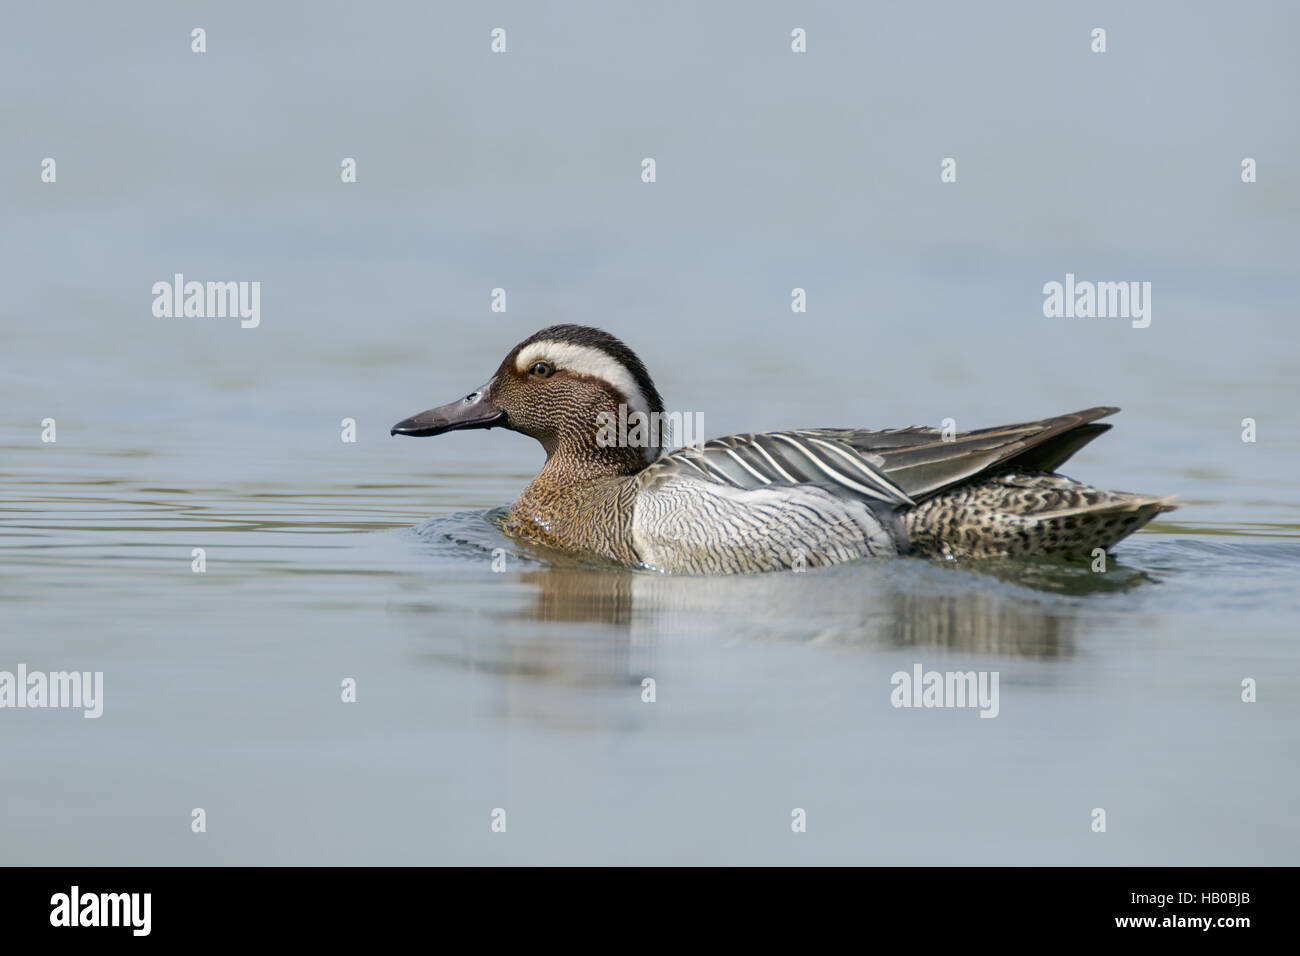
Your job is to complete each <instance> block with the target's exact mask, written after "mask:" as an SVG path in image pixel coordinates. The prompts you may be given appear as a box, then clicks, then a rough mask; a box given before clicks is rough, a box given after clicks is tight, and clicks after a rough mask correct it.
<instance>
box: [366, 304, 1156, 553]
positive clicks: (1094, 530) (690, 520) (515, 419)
mask: <svg viewBox="0 0 1300 956" xmlns="http://www.w3.org/2000/svg"><path fill="white" fill-rule="evenodd" d="M1118 411H1119V409H1118V408H1115V407H1111V406H1098V407H1096V408H1087V409H1084V410H1082V411H1078V412H1073V413H1070V414H1066V415H1056V416H1054V417H1051V418H1043V419H1039V420H1038V421H1032V422H1023V423H1020V424H1015V425H1003V426H1000V427H994V428H983V429H979V430H976V431H968V432H955V431H945V430H942V429H938V428H934V427H930V426H925V425H913V426H908V427H905V428H891V429H885V430H866V429H856V428H800V429H792V430H787V431H771V432H762V433H747V434H739V435H729V436H726V437H722V438H714V439H710V440H708V441H703V442H700V443H697V444H696V445H694V446H687V447H683V448H679V449H676V450H669V449H668V444H669V440H670V436H668V435H666V434H665V433H664V432H665V431H666V430H664V429H657V428H654V427H650V428H645V427H642V428H633V429H632V431H631V432H627V431H626V429H623V430H620V431H619V432H618V433H617V434H616V435H615V434H613V429H611V428H610V423H611V422H613V421H620V420H621V421H624V422H628V421H631V422H636V423H637V424H639V425H644V424H645V423H646V422H650V423H654V422H660V421H663V420H664V419H665V417H666V416H665V412H664V404H663V400H662V398H661V397H660V395H659V391H658V389H656V387H655V384H654V381H653V380H652V379H651V377H650V374H649V372H648V371H647V370H646V366H645V365H644V363H642V361H641V359H640V358H638V357H637V355H636V354H635V353H634V352H633V351H632V350H631V349H630V348H628V347H627V346H626V345H625V344H623V342H622V341H620V340H619V339H618V338H616V337H615V336H613V335H612V334H610V333H609V332H606V331H604V330H602V329H598V328H593V327H590V326H582V325H570V324H566V325H553V326H551V327H549V328H545V329H542V330H541V331H539V332H537V333H535V334H533V335H531V336H529V337H528V338H527V339H525V340H524V341H522V342H520V343H519V344H518V345H516V346H515V347H514V348H513V349H511V350H510V352H509V353H508V354H507V355H506V357H505V359H504V360H503V361H502V362H501V364H500V366H499V367H498V368H497V370H496V372H495V373H494V374H493V375H492V377H491V378H489V379H488V381H487V382H486V383H485V384H483V385H482V386H480V387H479V388H477V389H475V390H474V391H472V392H470V393H468V394H467V395H465V396H464V397H463V398H461V399H458V400H457V401H454V402H451V403H450V404H447V405H441V406H439V407H437V408H432V409H429V410H428V411H423V412H420V413H418V414H416V415H412V416H411V417H409V418H405V419H403V420H402V421H400V422H398V423H397V424H396V425H394V426H393V427H392V429H391V434H392V435H405V436H411V437H425V436H432V435H441V434H444V433H446V432H450V431H458V430H467V429H486V428H505V429H509V430H511V431H515V432H519V433H520V434H523V435H527V436H529V437H531V438H533V439H535V440H536V441H537V442H539V443H540V444H541V446H542V448H543V449H544V450H545V452H546V461H545V463H544V464H543V465H542V468H541V470H540V471H539V472H538V474H537V476H536V477H535V478H534V479H533V480H532V481H531V482H529V484H528V485H527V487H525V488H524V490H523V492H522V493H521V494H520V496H519V498H518V500H517V501H515V503H514V504H513V505H512V506H511V507H510V509H509V512H508V514H507V515H506V516H505V519H504V522H503V525H504V530H505V531H506V533H507V534H509V535H511V536H514V537H516V538H519V539H522V540H525V541H528V542H532V543H534V544H538V545H542V546H543V547H545V548H550V549H554V550H558V551H563V552H570V553H575V554H579V555H582V556H584V557H587V558H595V559H600V560H603V561H608V562H613V563H614V564H618V565H623V566H627V567H632V568H639V569H643V570H647V571H655V572H660V573H665V574H698V575H715V574H750V573H760V572H767V571H778V570H791V569H793V570H806V569H807V568H815V567H827V566H831V565H838V564H844V563H846V562H850V561H858V560H861V559H865V558H875V557H899V556H918V557H928V558H933V559H945V560H959V559H983V558H996V557H1002V558H1017V557H1029V556H1050V557H1061V558H1066V559H1080V558H1084V559H1086V558H1092V559H1095V558H1096V557H1097V555H1098V554H1099V553H1101V552H1106V553H1108V552H1110V550H1111V549H1112V548H1113V547H1114V546H1115V544H1116V543H1118V542H1119V541H1121V540H1122V539H1124V538H1125V537H1127V536H1128V535H1130V534H1132V533H1133V532H1134V531H1137V530H1138V529H1139V528H1141V527H1142V526H1143V525H1145V524H1146V523H1147V522H1149V521H1150V520H1151V519H1152V518H1154V517H1155V516H1156V515H1157V514H1160V513H1161V512H1165V511H1169V510H1172V509H1173V508H1175V507H1177V505H1175V504H1173V503H1172V502H1173V498H1172V497H1157V496H1151V495H1141V494H1134V493H1130V492H1122V491H1107V490H1104V489H1101V488H1097V487H1094V486H1092V485H1089V484H1085V483H1084V482H1080V481H1075V480H1074V479H1072V478H1067V477H1065V476H1064V475H1061V474H1058V473H1057V471H1056V469H1057V468H1058V467H1059V466H1060V465H1062V464H1063V463H1064V462H1065V461H1066V460H1067V459H1069V458H1070V457H1071V456H1072V455H1073V454H1074V453H1075V452H1077V451H1078V450H1079V449H1080V448H1082V447H1083V446H1084V445H1086V444H1087V443H1088V442H1090V441H1092V440H1093V439H1094V438H1096V437H1097V436H1099V435H1100V434H1102V433H1103V432H1105V431H1107V430H1109V429H1110V427H1111V426H1110V425H1109V424H1104V423H1101V424H1099V423H1098V419H1101V418H1105V417H1107V416H1110V415H1113V414H1115V413H1116V412H1118ZM620 415H621V416H622V418H621V419H620V418H619V416H620ZM668 420H669V421H671V418H669V419H668ZM611 438H613V440H611ZM1098 549H1100V552H1099V551H1098Z"/></svg>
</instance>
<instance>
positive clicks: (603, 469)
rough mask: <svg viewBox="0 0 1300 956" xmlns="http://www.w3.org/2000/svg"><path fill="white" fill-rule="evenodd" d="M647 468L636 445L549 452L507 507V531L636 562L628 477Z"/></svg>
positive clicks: (630, 479) (631, 488)
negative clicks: (582, 451)
mask: <svg viewBox="0 0 1300 956" xmlns="http://www.w3.org/2000/svg"><path fill="white" fill-rule="evenodd" d="M645 466H646V459H645V455H644V453H643V451H642V450H641V449H636V448H598V449H591V448H588V449H586V450H585V451H584V453H583V454H580V455H579V454H566V453H564V450H563V445H560V446H559V447H557V448H556V449H555V450H554V451H552V452H551V453H550V454H549V455H548V456H547V459H546V464H545V465H543V466H542V470H541V471H540V472H538V474H537V477H536V478H534V479H533V480H532V481H531V482H529V484H528V487H526V488H525V489H524V490H523V493H522V494H521V495H520V496H519V500H518V501H516V502H515V503H514V505H513V506H512V507H511V509H510V530H511V531H512V532H513V533H515V534H519V535H521V536H523V537H526V538H530V539H533V540H535V541H538V542H540V543H542V544H545V545H547V546H549V547H553V548H561V549H564V550H583V551H590V552H593V553H595V554H599V555H603V556H604V557H607V558H610V559H612V560H615V561H619V562H622V563H630V564H635V563H636V561H637V556H636V553H635V551H634V550H633V547H632V503H633V499H634V497H635V490H636V487H635V486H636V483H635V481H634V480H633V476H635V475H636V474H637V473H638V472H640V471H642V470H643V469H644V468H645Z"/></svg>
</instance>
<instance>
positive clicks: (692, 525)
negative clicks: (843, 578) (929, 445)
mask: <svg viewBox="0 0 1300 956" xmlns="http://www.w3.org/2000/svg"><path fill="white" fill-rule="evenodd" d="M679 454H680V453H679ZM632 540H633V544H634V546H635V548H636V551H637V554H638V556H639V557H640V558H641V561H642V562H643V564H644V565H645V566H646V567H648V568H651V569H653V570H657V571H666V572H669V573H673V574H743V573H751V572H756V571H776V570H780V569H782V568H790V567H797V566H798V565H799V563H800V561H801V560H803V561H806V563H807V566H808V567H822V566H826V565H831V564H841V563H843V562H845V561H854V560H857V559H858V558H865V557H871V556H874V555H896V554H898V553H899V543H898V541H897V540H896V539H895V532H894V531H893V529H891V528H887V527H886V526H885V524H884V523H883V522H882V521H881V519H880V518H879V517H877V515H876V514H875V513H874V512H873V511H872V510H871V509H870V508H868V507H867V505H866V504H865V503H864V502H863V501H862V500H861V499H859V498H851V497H847V496H843V495H839V494H836V493H835V492H834V491H832V490H830V489H827V488H823V487H819V486H817V485H794V486H785V487H781V488H767V487H759V488H738V487H736V486H735V485H732V484H730V483H723V482H719V481H715V480H710V479H709V478H695V477H691V476H690V475H687V474H681V475H674V476H672V477H670V478H668V479H666V480H662V481H657V482H655V483H653V485H650V486H647V487H644V488H643V489H642V490H641V492H640V493H639V494H638V495H637V497H636V505H635V509H634V510H633V513H632Z"/></svg>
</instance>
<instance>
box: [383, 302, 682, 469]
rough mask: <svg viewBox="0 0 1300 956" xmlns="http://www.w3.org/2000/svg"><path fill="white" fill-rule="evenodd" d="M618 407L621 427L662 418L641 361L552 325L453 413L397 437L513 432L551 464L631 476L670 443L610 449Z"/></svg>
mask: <svg viewBox="0 0 1300 956" xmlns="http://www.w3.org/2000/svg"><path fill="white" fill-rule="evenodd" d="M620 405H622V406H624V412H623V415H624V419H623V420H624V421H630V422H635V421H636V419H635V418H633V417H632V413H633V412H641V413H643V414H645V415H646V416H650V415H651V414H652V413H660V414H662V412H663V410H664V409H663V401H662V400H661V399H660V398H659V392H658V390H657V389H656V388H655V385H654V382H653V381H651V379H650V373H649V372H647V371H646V369H645V366H644V365H643V364H641V360H640V359H639V358H637V357H636V354H635V353H634V352H633V351H632V350H631V349H629V348H628V347H627V346H626V345H624V344H623V343H622V342H620V341H619V340H618V339H616V338H615V337H614V336H612V335H610V334H609V333H608V332H605V331H602V330H601V329H595V328H591V327H589V326H584V325H553V326H551V327H550V328H548V329H542V330H541V331H540V332H538V333H536V334H535V335H532V336H529V337H528V338H527V339H525V340H524V341H522V342H520V343H519V344H518V345H516V346H515V347H514V348H513V349H511V350H510V354H509V355H507V356H506V357H505V360H504V361H503V362H502V363H501V366H500V367H499V368H498V369H497V370H496V373H495V374H494V375H493V376H492V377H491V378H490V379H488V381H487V383H486V384H484V385H482V386H480V387H479V388H477V389H475V390H474V391H472V392H470V393H469V394H468V395H466V396H465V397H464V398H461V399H458V400H457V401H454V402H452V403H451V404H449V405H441V406H439V407H438V408H431V409H429V410H428V411H427V412H420V413H419V414H418V415H412V416H411V417H410V418H407V419H403V420H402V421H400V422H398V423H397V424H396V425H394V426H393V428H392V434H394V435H411V436H415V437H419V436H424V435H441V434H442V433H443V432H449V431H454V430H456V429H468V428H509V429H511V430H513V431H517V432H521V433H523V434H525V435H530V436H532V437H533V438H536V439H537V440H538V441H539V442H541V444H542V447H543V448H545V449H546V456H547V460H548V462H551V461H558V462H560V463H562V464H563V465H564V466H565V467H568V468H571V469H574V470H577V471H581V472H583V473H586V474H631V473H633V472H636V471H639V470H640V469H642V468H644V467H645V465H646V463H647V462H650V461H653V460H654V459H655V458H657V457H658V456H659V453H660V451H661V447H660V446H661V445H662V444H663V443H664V442H666V441H667V438H668V436H667V435H662V436H659V437H660V440H659V441H655V440H654V438H653V437H651V438H650V440H649V441H644V442H642V441H636V442H634V443H633V444H632V445H628V444H625V443H620V442H614V443H612V444H611V443H610V441H609V436H610V431H609V430H608V424H609V422H610V420H611V419H610V418H609V417H608V416H611V415H612V416H613V418H612V420H613V422H614V426H615V430H617V423H618V421H619V406H620ZM628 427H629V428H631V426H630V425H629V426H628ZM602 428H604V429H605V430H604V431H602ZM643 433H644V434H647V435H650V436H653V434H654V433H653V430H651V429H645V430H644V432H643ZM634 434H635V433H634Z"/></svg>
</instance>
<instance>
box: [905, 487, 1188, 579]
mask: <svg viewBox="0 0 1300 956" xmlns="http://www.w3.org/2000/svg"><path fill="white" fill-rule="evenodd" d="M1177 507H1178V505H1177V504H1175V503H1174V499H1173V497H1156V496H1152V495H1141V494H1132V493H1130V492H1124V491H1107V490H1105V489H1101V488H1094V487H1093V486H1091V485H1086V484H1084V483H1082V482H1078V481H1074V480H1073V479H1071V478H1066V477H1065V476H1064V475H1055V474H1044V473H1037V474H1021V473H1015V474H1002V475H995V476H991V477H989V478H987V479H985V480H982V481H976V482H973V483H971V484H968V485H964V486H961V487H958V488H954V489H950V490H948V491H945V492H943V493H941V494H939V495H936V496H935V497H933V498H930V499H928V500H927V501H925V502H922V503H921V504H920V505H919V506H918V507H917V508H915V509H913V510H911V511H909V512H907V513H905V514H904V515H903V522H904V527H905V528H906V530H907V532H908V535H909V538H910V539H911V544H912V547H913V549H914V551H916V552H918V553H921V554H931V555H936V556H942V557H953V558H961V557H994V556H1009V557H1014V556H1019V555H1029V554H1051V555H1060V556H1064V557H1088V556H1091V555H1092V554H1093V553H1094V552H1095V550H1096V549H1098V548H1100V549H1102V550H1103V551H1109V550H1110V549H1111V548H1113V547H1114V546H1115V545H1116V544H1118V543H1119V542H1120V541H1122V540H1123V539H1124V538H1126V537H1128V536H1129V535H1130V534H1132V533H1133V532H1134V531H1137V530H1138V529H1139V528H1141V527H1142V526H1143V525H1145V524H1147V522H1149V521H1150V520H1151V519H1152V518H1154V517H1155V516H1156V515H1158V514H1161V513H1162V512H1165V511H1172V510H1173V509H1174V508H1177Z"/></svg>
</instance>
